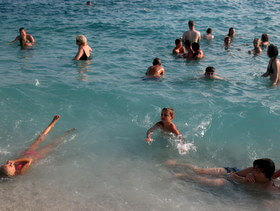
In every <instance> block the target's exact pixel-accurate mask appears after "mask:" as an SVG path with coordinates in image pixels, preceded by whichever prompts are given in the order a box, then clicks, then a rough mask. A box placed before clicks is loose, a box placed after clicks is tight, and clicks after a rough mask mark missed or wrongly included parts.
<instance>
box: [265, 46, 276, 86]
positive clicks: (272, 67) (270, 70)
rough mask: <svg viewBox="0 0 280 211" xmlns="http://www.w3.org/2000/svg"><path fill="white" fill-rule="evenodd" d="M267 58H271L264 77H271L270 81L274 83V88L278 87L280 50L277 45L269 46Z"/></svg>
mask: <svg viewBox="0 0 280 211" xmlns="http://www.w3.org/2000/svg"><path fill="white" fill-rule="evenodd" d="M267 56H268V57H269V58H270V60H269V63H268V66H267V70H266V72H265V73H264V74H263V75H262V76H263V77H267V76H270V80H271V81H272V86H276V85H277V83H278V82H279V74H280V62H279V59H278V58H277V56H278V48H277V46H275V45H272V44H271V45H269V46H268V48H267Z"/></svg>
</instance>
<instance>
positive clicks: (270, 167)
mask: <svg viewBox="0 0 280 211" xmlns="http://www.w3.org/2000/svg"><path fill="white" fill-rule="evenodd" d="M253 167H254V168H255V169H258V170H259V171H261V172H262V173H263V174H264V175H265V177H266V178H267V179H269V180H271V177H272V176H273V174H274V172H275V165H274V162H273V161H272V160H271V159H269V158H262V159H257V160H254V162H253Z"/></svg>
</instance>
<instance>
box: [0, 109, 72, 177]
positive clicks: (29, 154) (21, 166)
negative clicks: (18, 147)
mask: <svg viewBox="0 0 280 211" xmlns="http://www.w3.org/2000/svg"><path fill="white" fill-rule="evenodd" d="M59 118H60V116H59V115H55V116H54V118H53V120H52V121H51V123H50V124H49V126H48V127H47V128H46V129H45V130H44V131H43V132H42V133H41V134H40V135H39V136H38V138H37V139H36V140H35V141H34V142H33V143H32V145H31V146H30V147H28V149H27V150H25V151H24V152H23V153H22V154H21V156H20V157H19V158H18V159H15V160H8V161H7V163H6V164H5V165H2V166H0V175H1V176H9V177H12V176H17V175H20V174H24V173H25V172H26V171H27V170H28V169H29V168H30V166H31V164H32V163H34V162H35V161H37V160H39V159H42V158H43V157H45V156H46V155H47V154H48V153H49V152H51V151H52V150H53V149H54V148H55V147H56V146H57V145H58V144H59V143H60V142H61V139H62V138H64V137H65V136H67V135H68V134H69V133H71V132H72V131H74V130H75V128H73V129H71V130H68V131H66V132H65V133H64V134H63V135H62V136H60V137H59V138H57V139H55V140H54V141H53V142H52V143H50V144H48V145H47V146H45V147H43V148H41V149H39V150H38V148H39V145H40V144H41V143H42V142H43V141H44V140H45V138H46V136H47V134H48V133H49V132H50V131H51V129H52V128H53V127H54V125H55V123H56V122H57V121H58V120H59Z"/></svg>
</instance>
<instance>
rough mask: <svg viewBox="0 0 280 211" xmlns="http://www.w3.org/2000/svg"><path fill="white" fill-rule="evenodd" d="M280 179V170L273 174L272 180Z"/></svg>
mask: <svg viewBox="0 0 280 211" xmlns="http://www.w3.org/2000/svg"><path fill="white" fill-rule="evenodd" d="M278 177H280V170H278V171H276V172H275V173H274V174H273V176H272V179H276V178H278Z"/></svg>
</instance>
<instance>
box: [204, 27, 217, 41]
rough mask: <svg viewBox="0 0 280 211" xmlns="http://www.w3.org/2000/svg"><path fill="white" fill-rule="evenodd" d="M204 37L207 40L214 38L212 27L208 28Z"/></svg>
mask: <svg viewBox="0 0 280 211" xmlns="http://www.w3.org/2000/svg"><path fill="white" fill-rule="evenodd" d="M202 38H203V39H206V40H212V39H214V35H213V34H212V29H211V28H208V29H207V30H206V34H204V35H203V36H202Z"/></svg>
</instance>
